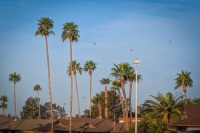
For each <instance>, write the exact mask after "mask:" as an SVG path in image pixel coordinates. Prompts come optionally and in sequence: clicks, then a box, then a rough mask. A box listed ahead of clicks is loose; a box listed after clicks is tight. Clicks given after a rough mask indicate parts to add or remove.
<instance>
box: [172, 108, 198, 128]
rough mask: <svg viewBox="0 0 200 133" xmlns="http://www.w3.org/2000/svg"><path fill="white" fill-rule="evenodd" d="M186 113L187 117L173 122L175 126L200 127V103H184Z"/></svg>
mask: <svg viewBox="0 0 200 133" xmlns="http://www.w3.org/2000/svg"><path fill="white" fill-rule="evenodd" d="M184 113H185V115H186V117H185V118H184V119H182V120H181V121H179V122H177V123H174V124H172V125H171V126H173V127H180V126H181V127H184V126H187V127H188V126H191V127H197V126H198V127H200V115H199V114H200V105H196V104H188V105H184Z"/></svg>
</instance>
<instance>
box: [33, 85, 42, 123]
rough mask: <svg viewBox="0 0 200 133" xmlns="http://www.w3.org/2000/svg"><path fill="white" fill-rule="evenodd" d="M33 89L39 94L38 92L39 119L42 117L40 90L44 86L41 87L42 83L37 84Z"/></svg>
mask: <svg viewBox="0 0 200 133" xmlns="http://www.w3.org/2000/svg"><path fill="white" fill-rule="evenodd" d="M33 90H34V91H37V94H38V112H39V115H38V119H41V115H40V94H39V91H41V90H42V88H41V87H40V85H35V86H34V87H33Z"/></svg>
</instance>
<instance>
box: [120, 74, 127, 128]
mask: <svg viewBox="0 0 200 133" xmlns="http://www.w3.org/2000/svg"><path fill="white" fill-rule="evenodd" d="M120 83H121V86H122V92H123V95H124V104H125V114H126V115H125V122H124V124H125V127H126V129H127V130H128V123H127V118H128V108H127V99H126V92H125V88H124V78H123V77H121V78H120Z"/></svg>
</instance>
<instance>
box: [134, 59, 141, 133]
mask: <svg viewBox="0 0 200 133" xmlns="http://www.w3.org/2000/svg"><path fill="white" fill-rule="evenodd" d="M134 64H135V133H137V103H138V98H137V93H138V92H137V91H138V86H137V84H138V82H137V77H138V76H137V75H138V74H137V71H138V65H139V64H140V61H139V59H138V58H136V59H135V60H134Z"/></svg>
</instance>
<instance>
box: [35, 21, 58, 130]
mask: <svg viewBox="0 0 200 133" xmlns="http://www.w3.org/2000/svg"><path fill="white" fill-rule="evenodd" d="M53 23H54V22H53V20H52V19H50V18H47V17H41V18H40V19H39V20H38V24H37V25H38V28H37V31H36V32H35V36H37V35H41V36H42V37H43V36H44V38H45V42H46V57H47V68H48V90H49V99H50V109H51V112H53V109H52V94H51V76H50V61H49V50H48V49H49V48H48V36H49V35H50V34H53V35H55V33H54V32H53V31H52V29H53ZM51 114H52V115H51V131H52V132H53V113H51Z"/></svg>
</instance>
